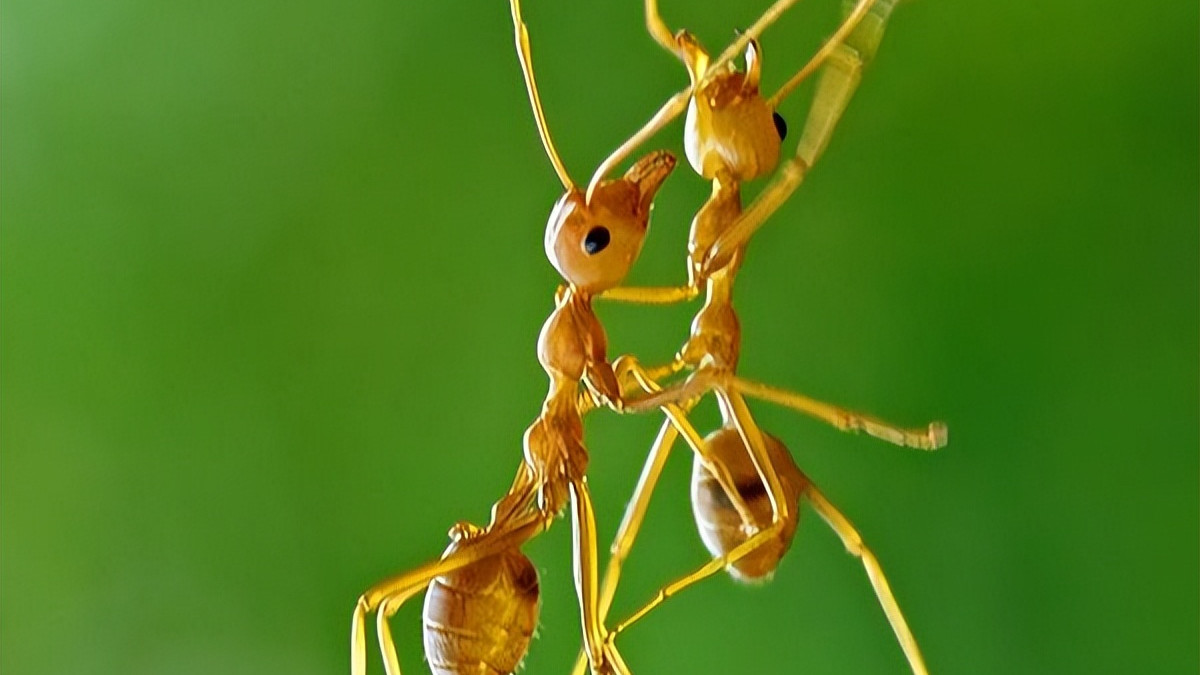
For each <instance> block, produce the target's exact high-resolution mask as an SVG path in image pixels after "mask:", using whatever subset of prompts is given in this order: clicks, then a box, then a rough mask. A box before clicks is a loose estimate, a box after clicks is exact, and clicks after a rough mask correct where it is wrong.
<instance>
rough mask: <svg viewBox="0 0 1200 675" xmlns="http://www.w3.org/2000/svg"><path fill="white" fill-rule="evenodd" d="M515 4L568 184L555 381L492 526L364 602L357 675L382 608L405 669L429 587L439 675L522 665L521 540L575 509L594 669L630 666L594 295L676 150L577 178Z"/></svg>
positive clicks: (526, 609)
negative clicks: (599, 413) (600, 507)
mask: <svg viewBox="0 0 1200 675" xmlns="http://www.w3.org/2000/svg"><path fill="white" fill-rule="evenodd" d="M510 8H511V12H512V18H513V26H514V31H515V36H516V46H517V55H518V58H519V61H520V63H521V69H522V73H523V74H524V79H525V85H526V90H527V93H528V95H529V101H530V106H531V108H532V110H533V115H534V120H535V122H536V124H537V128H538V133H539V136H540V137H541V141H542V145H543V147H544V149H545V151H546V155H547V157H548V158H549V160H550V163H551V164H552V165H553V167H554V170H555V172H556V173H557V174H558V177H559V180H560V181H561V182H562V184H563V187H564V189H565V194H564V195H563V196H562V197H561V198H560V199H559V200H558V201H557V203H556V204H555V205H554V208H553V210H552V211H551V214H550V218H549V221H548V223H547V225H546V236H545V249H546V255H547V257H548V258H549V260H550V263H551V264H552V265H553V266H554V268H555V269H556V270H557V271H558V272H559V273H560V274H561V275H562V277H563V279H564V281H565V284H564V285H562V286H560V287H559V289H558V291H557V293H556V294H555V307H554V310H553V312H552V313H551V314H550V316H549V318H547V319H546V322H545V323H544V324H543V326H542V330H541V333H540V335H539V336H538V343H537V355H538V361H539V362H540V364H541V365H542V367H543V369H544V370H545V371H546V374H547V376H548V377H549V380H550V386H549V391H548V392H547V394H546V398H545V401H544V402H543V404H542V409H541V412H540V414H539V415H538V417H537V418H536V419H535V420H534V422H533V424H532V425H531V426H530V427H529V428H528V429H527V430H526V432H525V434H524V439H523V443H524V457H523V460H522V462H521V464H520V466H519V467H518V470H517V475H516V479H515V480H514V482H513V484H512V486H511V487H510V488H509V490H508V491H507V493H506V494H505V495H504V496H503V497H502V498H501V499H500V500H499V501H498V502H496V503H495V504H494V505H493V507H492V511H491V521H490V522H489V524H488V525H487V526H484V527H479V526H477V525H473V524H471V523H467V522H460V523H458V524H456V525H455V526H454V527H453V528H452V529H451V530H450V535H449V536H450V539H451V543H450V545H449V547H448V548H447V549H446V551H445V552H444V553H443V554H442V556H441V558H440V559H438V560H435V561H432V562H429V563H427V564H424V565H422V566H420V567H418V568H416V569H414V570H410V571H408V572H404V573H402V574H399V575H396V576H394V577H391V578H389V579H386V580H384V581H382V582H380V583H378V584H376V585H374V586H372V587H371V588H370V589H368V590H367V591H366V592H364V593H363V594H362V596H361V597H360V598H359V600H358V603H357V604H356V606H355V609H354V613H353V619H352V623H351V673H352V674H353V675H364V674H365V672H366V658H367V657H366V619H367V615H368V614H369V613H371V612H375V613H376V629H377V633H378V638H379V645H380V650H381V652H382V654H383V658H384V665H385V667H386V669H387V672H388V673H389V675H399V673H400V664H399V659H398V657H397V654H396V648H395V644H394V641H393V639H392V635H391V630H390V628H389V626H388V619H389V618H390V617H391V616H393V615H394V614H395V613H396V611H397V610H398V609H399V607H400V606H401V605H402V604H403V603H404V602H405V601H406V600H408V599H409V598H411V597H413V596H414V595H416V594H418V593H420V592H421V591H422V590H424V589H426V588H428V592H427V593H426V597H425V607H424V612H423V621H422V623H423V633H424V647H425V654H426V658H427V659H428V661H429V664H430V666H431V667H432V668H433V670H434V671H435V672H436V673H458V672H467V671H470V672H482V671H488V672H491V671H496V672H511V671H513V670H514V669H516V668H517V666H518V664H519V663H520V661H521V659H522V658H523V657H524V655H525V653H526V651H527V649H528V647H529V642H530V639H531V638H532V635H533V629H534V627H535V626H536V623H537V612H538V594H539V589H538V579H537V572H536V570H535V569H534V568H533V566H532V564H531V563H530V561H529V559H528V558H526V557H525V555H524V554H523V553H521V551H520V546H521V545H522V544H523V543H524V542H526V541H528V540H529V539H530V538H532V537H534V536H536V535H538V534H540V533H541V532H543V531H545V530H546V529H548V528H549V527H550V524H551V523H552V522H553V520H554V518H555V517H556V516H557V515H558V514H559V513H561V512H563V511H564V510H566V508H567V506H568V505H569V506H570V512H571V522H572V528H573V532H574V576H575V586H576V592H577V594H578V599H579V605H580V613H581V621H582V624H583V640H584V643H585V644H586V645H587V655H588V658H589V660H590V661H591V662H592V665H593V668H595V669H597V670H607V669H612V670H615V671H617V672H622V673H624V672H627V668H625V666H624V664H623V661H622V660H621V658H620V655H619V654H617V652H616V649H615V646H614V645H613V643H612V641H611V640H610V639H608V634H607V631H606V630H605V628H604V626H603V625H602V622H601V617H600V611H599V592H598V588H597V577H598V575H597V568H598V563H597V557H598V556H597V544H596V525H595V515H594V512H593V507H592V500H591V496H590V492H589V489H588V483H587V476H586V471H587V464H588V452H587V449H586V447H585V445H584V442H583V422H582V415H583V413H585V412H586V411H587V410H589V409H591V408H593V407H598V406H602V405H603V406H608V407H613V408H617V409H620V408H621V407H622V399H621V391H620V387H619V386H618V381H617V378H616V375H615V373H614V371H613V366H612V364H610V363H609V361H608V359H607V355H606V352H607V340H606V337H605V333H604V328H603V326H602V325H601V324H600V322H599V320H598V319H597V317H596V315H595V313H594V312H593V310H592V299H593V298H594V297H595V296H596V295H598V294H599V293H602V292H604V291H606V290H610V289H612V288H615V287H616V286H617V285H619V284H620V283H621V282H622V281H623V279H624V278H625V276H626V274H627V273H628V271H629V269H630V267H631V266H632V265H633V262H634V261H635V260H636V258H637V257H638V254H639V252H640V251H641V248H642V243H643V241H644V239H645V236H646V232H647V227H648V224H649V217H650V210H651V203H652V201H653V199H654V196H655V194H656V193H657V191H658V189H659V187H660V186H661V185H662V183H663V181H664V180H666V178H667V176H668V175H669V174H670V173H671V171H672V170H673V169H674V167H675V158H674V156H673V155H671V154H670V153H668V152H665V151H658V152H653V153H650V154H648V155H646V156H645V157H642V158H641V159H640V160H638V161H637V162H635V163H634V164H633V166H632V168H630V169H629V170H628V171H627V172H625V174H624V176H623V177H621V178H619V179H616V180H605V181H600V182H599V183H594V184H592V185H590V186H589V189H588V190H587V191H586V193H585V191H584V190H583V189H582V188H581V187H579V186H577V185H576V184H575V183H574V181H572V180H571V177H570V176H569V175H568V174H567V171H566V169H565V167H564V166H563V163H562V160H561V159H560V158H559V155H558V152H557V150H556V149H555V147H554V143H553V141H552V140H551V137H550V131H549V128H548V127H547V125H546V121H545V116H544V114H543V111H542V106H541V101H540V99H539V96H538V90H537V84H536V82H535V79H534V73H533V65H532V57H531V51H530V47H529V35H528V31H527V29H526V27H525V24H524V21H523V20H522V19H521V10H520V2H519V0H511V1H510ZM580 385H582V391H583V393H582V396H583V399H584V400H587V401H589V402H590V404H589V405H587V406H581V405H580V400H581V386H580Z"/></svg>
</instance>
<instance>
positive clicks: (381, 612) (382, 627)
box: [375, 586, 423, 675]
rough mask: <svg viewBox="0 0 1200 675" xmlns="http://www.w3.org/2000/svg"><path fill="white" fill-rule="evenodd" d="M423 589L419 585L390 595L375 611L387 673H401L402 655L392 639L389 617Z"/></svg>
mask: <svg viewBox="0 0 1200 675" xmlns="http://www.w3.org/2000/svg"><path fill="white" fill-rule="evenodd" d="M422 590H423V587H421V586H417V587H414V588H411V589H409V590H407V591H405V592H403V593H397V594H396V595H391V596H388V597H387V598H386V599H385V600H384V601H383V602H382V603H381V604H380V605H379V609H378V610H377V611H376V612H375V631H376V633H377V634H378V636H379V651H380V652H381V653H382V654H383V667H384V670H385V671H386V672H387V675H400V657H399V656H397V655H396V642H395V641H394V640H393V639H392V629H391V627H390V626H389V625H388V619H391V618H392V616H394V615H395V614H396V612H397V611H398V610H399V609H400V605H402V604H404V603H405V602H406V601H407V600H408V599H409V598H411V597H412V596H414V595H416V594H417V593H420V592H421V591H422Z"/></svg>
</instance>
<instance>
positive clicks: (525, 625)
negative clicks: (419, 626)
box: [423, 545, 538, 675]
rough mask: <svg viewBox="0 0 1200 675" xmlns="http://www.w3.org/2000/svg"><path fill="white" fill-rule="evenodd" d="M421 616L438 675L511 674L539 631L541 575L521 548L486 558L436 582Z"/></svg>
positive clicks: (428, 653)
mask: <svg viewBox="0 0 1200 675" xmlns="http://www.w3.org/2000/svg"><path fill="white" fill-rule="evenodd" d="M451 548H452V549H453V548H455V547H454V546H453V545H452V546H451ZM423 617H424V621H423V623H424V634H425V658H426V660H427V661H429V667H430V668H431V669H432V670H433V673H434V675H468V674H470V675H506V674H507V673H511V672H513V671H514V670H516V669H517V666H518V665H519V664H520V663H521V659H523V658H525V653H526V652H527V651H528V650H529V641H530V639H532V637H533V630H534V628H535V627H536V626H537V617H538V576H537V570H536V569H534V567H533V563H531V562H529V558H526V557H525V555H524V554H523V553H521V552H520V551H519V550H517V549H511V550H509V551H505V552H504V553H499V554H497V555H494V556H492V557H490V558H484V559H483V560H480V561H479V562H477V563H474V564H471V565H468V566H467V567H464V568H462V569H460V570H456V571H454V572H451V573H450V574H447V575H445V576H441V577H438V578H436V579H434V580H433V582H432V583H431V584H430V585H429V590H428V591H427V592H426V594H425V611H424V615H423Z"/></svg>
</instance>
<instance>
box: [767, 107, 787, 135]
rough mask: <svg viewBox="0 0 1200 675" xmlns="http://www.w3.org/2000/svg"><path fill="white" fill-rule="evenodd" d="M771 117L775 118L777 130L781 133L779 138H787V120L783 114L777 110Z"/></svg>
mask: <svg viewBox="0 0 1200 675" xmlns="http://www.w3.org/2000/svg"><path fill="white" fill-rule="evenodd" d="M771 119H773V120H775V131H777V132H778V133H779V140H781V141H782V140H784V139H786V138H787V121H785V120H784V119H783V115H780V114H779V113H777V112H773V113H771Z"/></svg>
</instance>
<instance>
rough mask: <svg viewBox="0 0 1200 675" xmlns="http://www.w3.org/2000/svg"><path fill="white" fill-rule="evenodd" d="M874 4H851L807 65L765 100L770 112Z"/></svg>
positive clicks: (870, 1) (865, 0)
mask: <svg viewBox="0 0 1200 675" xmlns="http://www.w3.org/2000/svg"><path fill="white" fill-rule="evenodd" d="M847 4H849V3H847ZM874 4H875V0H857V2H855V3H854V4H853V8H852V9H851V10H850V12H849V13H847V14H846V18H845V20H844V21H842V25H840V26H838V28H837V30H836V31H834V33H833V35H831V36H829V39H828V40H826V41H825V44H823V45H821V48H820V49H818V50H817V53H816V54H813V56H812V58H810V59H809V60H808V63H805V64H804V67H803V68H801V69H800V70H798V71H796V74H795V75H793V76H792V77H791V79H789V80H788V81H787V82H785V83H784V85H783V86H782V87H780V88H779V90H778V91H776V92H775V93H774V94H772V95H771V98H769V99H767V105H768V106H769V107H770V108H771V109H772V110H774V109H775V108H777V107H779V103H780V102H781V101H783V99H785V98H787V96H788V94H791V93H792V91H793V90H794V89H795V88H796V87H797V86H799V85H800V83H801V82H803V81H804V80H807V79H808V77H809V76H810V75H812V74H813V73H814V72H816V70H817V68H820V67H821V66H822V65H823V64H824V63H825V59H827V58H829V56H830V54H832V53H833V52H834V51H835V50H836V49H837V48H838V45H840V44H842V43H843V42H845V40H846V36H848V35H850V32H851V31H853V30H854V29H855V28H857V27H858V24H859V22H861V21H862V20H863V18H864V17H866V16H867V12H869V11H870V10H871V6H872V5H874ZM888 11H889V12H890V11H891V10H890V9H889V10H888ZM869 60H870V59H864V61H869Z"/></svg>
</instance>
